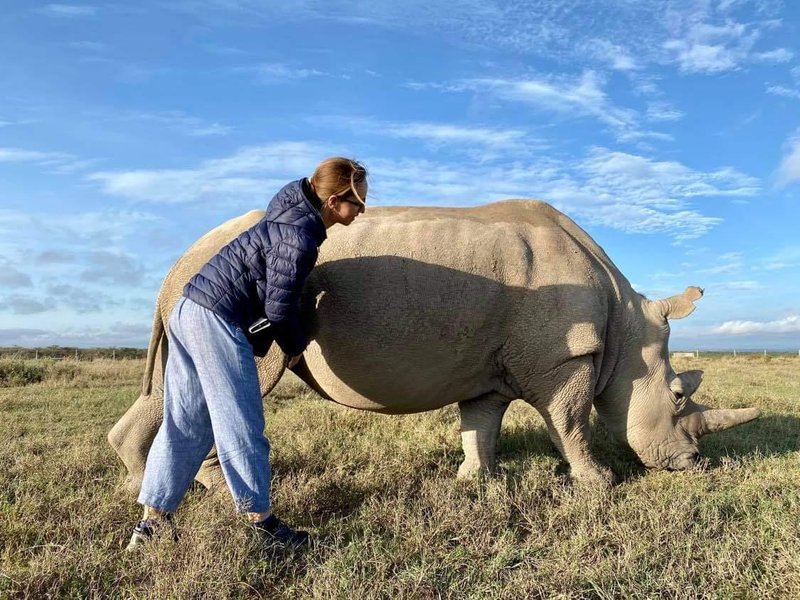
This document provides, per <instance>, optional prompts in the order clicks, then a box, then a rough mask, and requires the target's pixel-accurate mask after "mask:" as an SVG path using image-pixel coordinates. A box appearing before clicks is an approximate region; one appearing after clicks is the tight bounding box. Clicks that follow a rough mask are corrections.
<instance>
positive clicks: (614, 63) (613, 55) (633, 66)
mask: <svg viewBox="0 0 800 600" xmlns="http://www.w3.org/2000/svg"><path fill="white" fill-rule="evenodd" d="M584 46H585V50H586V52H587V53H588V54H589V55H591V56H593V57H594V58H595V59H597V60H598V61H600V62H601V63H604V64H606V65H607V66H609V67H610V68H611V69H614V70H615V71H635V70H637V69H640V68H641V65H639V64H638V63H637V61H636V59H634V58H633V56H631V54H630V52H629V51H628V50H627V49H626V48H624V47H622V46H620V45H619V44H614V43H612V42H609V41H608V40H602V39H591V40H588V41H587V42H586V43H585V45H584Z"/></svg>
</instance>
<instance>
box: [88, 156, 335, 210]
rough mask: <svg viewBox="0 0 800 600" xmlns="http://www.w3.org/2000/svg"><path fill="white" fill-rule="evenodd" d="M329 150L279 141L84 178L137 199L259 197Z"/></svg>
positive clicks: (248, 199)
mask: <svg viewBox="0 0 800 600" xmlns="http://www.w3.org/2000/svg"><path fill="white" fill-rule="evenodd" d="M332 153H335V149H334V148H332V147H331V146H330V145H322V144H308V143H303V142H283V143H274V144H265V145H262V146H248V147H245V148H242V149H240V150H239V151H237V152H236V154H234V155H233V156H230V157H228V158H221V159H213V160H207V161H204V162H202V163H201V164H200V165H199V166H198V167H196V168H193V169H162V170H135V171H102V172H97V173H92V174H90V175H89V176H88V177H87V179H88V180H89V181H95V182H98V183H100V184H101V185H102V188H103V190H104V191H105V192H106V193H107V194H111V195H114V196H122V197H125V198H129V199H132V200H139V201H142V202H155V203H161V204H181V203H191V202H203V201H206V200H212V201H213V202H215V203H218V202H220V201H221V200H232V199H235V200H239V201H242V204H243V205H245V204H247V203H250V202H252V201H253V200H254V199H258V200H259V204H264V203H265V202H266V201H268V200H269V198H265V196H266V195H267V194H268V193H270V192H269V190H277V189H279V188H280V187H282V186H283V185H284V184H285V183H286V182H287V181H289V179H287V178H288V177H296V176H297V173H311V172H313V170H314V167H315V166H316V164H317V162H318V161H319V157H321V156H326V155H330V154H332Z"/></svg>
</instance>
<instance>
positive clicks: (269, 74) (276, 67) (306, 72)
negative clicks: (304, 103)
mask: <svg viewBox="0 0 800 600" xmlns="http://www.w3.org/2000/svg"><path fill="white" fill-rule="evenodd" d="M233 71H234V72H236V73H246V74H249V75H252V76H253V77H254V79H255V81H256V82H257V83H263V84H277V83H280V82H285V81H292V80H294V81H299V80H303V79H309V78H311V77H326V76H328V73H324V72H322V71H319V70H317V69H309V68H304V67H291V66H289V65H285V64H282V63H264V64H260V65H247V66H242V67H235V68H234V69H233Z"/></svg>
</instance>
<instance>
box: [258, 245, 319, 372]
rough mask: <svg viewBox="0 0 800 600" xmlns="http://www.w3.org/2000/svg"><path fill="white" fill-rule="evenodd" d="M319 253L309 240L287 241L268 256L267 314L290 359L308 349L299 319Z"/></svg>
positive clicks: (266, 283)
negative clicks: (304, 293) (309, 278)
mask: <svg viewBox="0 0 800 600" xmlns="http://www.w3.org/2000/svg"><path fill="white" fill-rule="evenodd" d="M317 255H318V250H317V246H316V244H315V243H314V241H313V240H311V239H310V238H308V237H307V236H302V235H301V236H297V237H294V238H288V239H284V240H282V241H281V242H279V243H278V244H277V245H275V246H273V248H272V249H271V250H270V251H269V253H268V254H267V255H266V256H265V266H266V273H265V278H264V280H263V284H264V298H265V300H264V314H265V315H266V317H267V319H269V321H270V323H271V328H274V335H275V341H276V342H277V344H278V346H280V347H281V350H283V351H284V352H285V353H286V354H288V355H289V356H292V357H294V356H297V355H298V354H302V353H303V351H304V350H305V349H306V346H308V338H307V337H306V334H305V332H304V331H303V327H302V325H301V323H300V317H299V312H298V309H299V303H300V295H301V293H302V291H303V285H304V284H305V280H306V278H307V277H308V275H309V273H311V270H312V269H313V268H314V265H315V264H316V262H317Z"/></svg>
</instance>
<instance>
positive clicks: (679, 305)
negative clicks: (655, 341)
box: [658, 286, 703, 319]
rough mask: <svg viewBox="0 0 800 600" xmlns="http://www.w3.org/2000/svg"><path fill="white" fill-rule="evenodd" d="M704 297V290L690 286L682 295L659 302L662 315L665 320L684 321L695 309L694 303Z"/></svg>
mask: <svg viewBox="0 0 800 600" xmlns="http://www.w3.org/2000/svg"><path fill="white" fill-rule="evenodd" d="M702 297H703V288H699V287H695V286H690V287H687V288H686V290H685V291H684V292H683V293H682V294H678V295H677V296H670V297H669V298H666V299H665V300H659V301H658V304H659V307H660V308H661V314H662V315H663V316H664V318H665V319H683V318H684V317H688V316H689V315H690V314H692V312H693V311H694V309H695V305H694V302H695V300H699V299H700V298H702Z"/></svg>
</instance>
